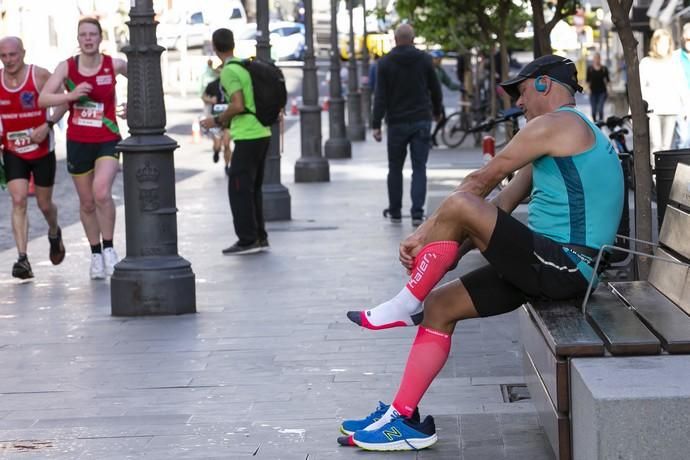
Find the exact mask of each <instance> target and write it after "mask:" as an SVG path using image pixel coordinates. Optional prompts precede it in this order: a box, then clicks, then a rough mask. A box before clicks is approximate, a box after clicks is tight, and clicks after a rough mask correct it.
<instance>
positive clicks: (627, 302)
mask: <svg viewBox="0 0 690 460" xmlns="http://www.w3.org/2000/svg"><path fill="white" fill-rule="evenodd" d="M654 255H655V258H654V259H653V262H652V266H651V270H650V274H649V277H648V279H647V280H646V281H626V282H609V283H600V285H599V286H598V288H597V289H596V290H595V291H594V292H593V294H592V295H591V296H590V297H589V299H588V301H587V303H586V306H585V307H583V305H582V299H575V300H573V301H567V302H546V301H535V302H531V303H529V304H526V305H524V306H523V307H522V308H521V310H520V334H521V340H522V345H523V351H524V353H523V364H524V372H525V380H526V382H527V386H528V388H529V392H530V395H531V397H532V400H533V402H534V405H535V407H536V409H537V413H538V416H539V420H540V423H541V425H542V427H543V429H544V432H545V434H546V436H547V438H548V439H549V442H550V444H551V446H552V448H553V450H554V452H555V453H556V456H557V458H558V459H560V460H568V459H571V458H572V455H573V446H572V442H571V439H572V427H571V417H570V413H571V411H570V408H571V407H575V406H573V401H571V397H572V395H571V391H570V387H571V381H570V362H571V360H572V359H574V358H578V357H583V356H589V357H616V356H643V355H647V356H649V355H661V354H664V355H667V354H690V316H689V314H690V270H689V269H688V262H690V166H688V165H684V164H679V165H678V167H677V170H676V175H675V178H674V182H673V186H672V190H671V196H670V199H669V204H668V206H667V208H666V215H665V218H664V224H663V226H662V229H661V232H660V235H659V246H658V247H657V248H656V249H655V251H654ZM583 310H584V311H583Z"/></svg>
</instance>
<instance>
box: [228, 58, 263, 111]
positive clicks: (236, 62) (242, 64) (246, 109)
mask: <svg viewBox="0 0 690 460" xmlns="http://www.w3.org/2000/svg"><path fill="white" fill-rule="evenodd" d="M228 64H235V65H238V66H240V67H242V68H243V69H244V70H246V71H247V72H249V69H247V65H248V61H247V60H243V61H228V62H226V63H225V65H228ZM249 79H250V80H251V74H250V75H249ZM221 86H223V85H221ZM253 90H254V85H252V91H253ZM229 98H230V95H228V103H229V102H230V100H229ZM244 114H249V115H254V118H256V120H257V121H258V120H259V118H258V117H257V116H256V112H252V111H251V110H249V109H248V108H247V104H244V112H242V113H241V114H240V115H244ZM259 123H261V122H260V121H259Z"/></svg>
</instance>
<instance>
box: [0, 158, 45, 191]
mask: <svg viewBox="0 0 690 460" xmlns="http://www.w3.org/2000/svg"><path fill="white" fill-rule="evenodd" d="M3 161H4V163H5V177H7V182H9V181H11V180H13V179H26V180H29V176H30V175H31V173H33V174H34V184H36V185H38V186H39V187H52V186H53V184H55V151H51V152H49V153H48V155H46V156H44V157H41V158H38V159H36V160H25V159H23V158H22V157H20V156H18V155H13V154H11V153H7V152H5V155H3Z"/></svg>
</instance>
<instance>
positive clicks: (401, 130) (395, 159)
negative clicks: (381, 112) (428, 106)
mask: <svg viewBox="0 0 690 460" xmlns="http://www.w3.org/2000/svg"><path fill="white" fill-rule="evenodd" d="M430 141H431V120H425V121H415V122H411V123H396V124H393V125H388V211H389V213H390V215H391V216H392V217H400V214H401V213H400V210H401V208H402V189H403V174H402V171H403V166H404V165H405V157H406V156H407V146H408V145H409V146H410V158H411V159H412V187H411V190H410V197H411V198H412V209H411V211H410V212H411V214H412V217H413V218H415V217H419V218H421V217H423V216H424V202H425V200H426V161H427V159H428V158H429V148H430V145H431V142H430Z"/></svg>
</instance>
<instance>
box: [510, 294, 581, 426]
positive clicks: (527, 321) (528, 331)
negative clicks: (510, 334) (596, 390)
mask: <svg viewBox="0 0 690 460" xmlns="http://www.w3.org/2000/svg"><path fill="white" fill-rule="evenodd" d="M519 317H520V341H521V342H522V346H523V348H524V352H525V353H527V354H529V356H530V359H531V360H532V363H533V364H534V367H535V369H536V371H537V373H538V374H539V375H540V376H541V379H542V382H543V383H544V386H545V387H546V391H547V392H548V394H549V398H550V399H551V403H552V404H553V405H554V406H555V407H556V410H557V411H560V412H564V413H567V412H568V409H569V405H570V404H569V403H570V396H569V394H568V383H569V382H568V362H567V361H566V360H565V359H558V358H556V356H555V355H554V354H553V353H552V352H551V349H550V348H549V345H548V344H547V343H546V340H545V339H544V337H543V336H542V334H541V332H540V331H539V328H538V327H537V325H536V323H535V322H534V320H533V319H532V316H531V315H530V313H529V311H527V307H525V306H522V307H521V308H520V312H519Z"/></svg>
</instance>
